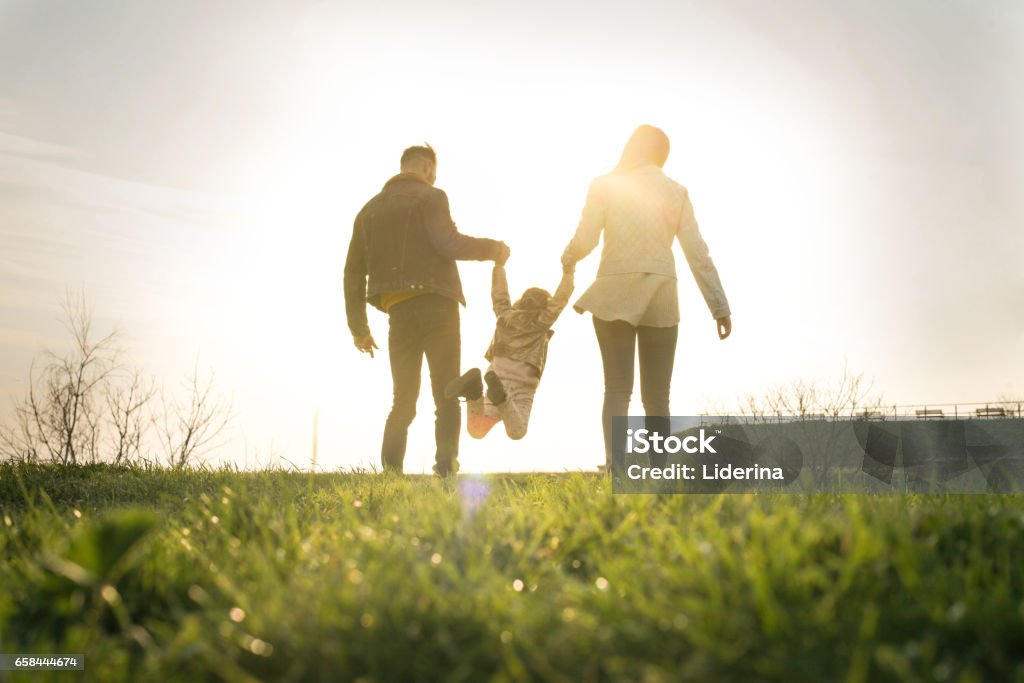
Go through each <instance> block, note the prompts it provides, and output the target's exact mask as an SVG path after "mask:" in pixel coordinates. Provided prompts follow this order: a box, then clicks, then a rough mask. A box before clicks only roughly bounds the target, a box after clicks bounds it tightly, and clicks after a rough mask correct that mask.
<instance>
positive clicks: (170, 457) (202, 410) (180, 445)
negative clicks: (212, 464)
mask: <svg viewBox="0 0 1024 683" xmlns="http://www.w3.org/2000/svg"><path fill="white" fill-rule="evenodd" d="M213 379H214V378H213V374H212V373H211V374H210V376H209V378H207V379H206V380H205V381H203V380H200V378H199V364H198V362H197V363H196V366H195V368H194V369H193V372H192V378H191V382H190V385H189V387H188V394H189V398H188V399H187V401H175V400H168V399H167V397H166V395H164V394H162V393H161V397H160V398H161V404H162V408H163V410H162V412H161V414H160V415H159V416H154V417H153V424H154V425H155V426H156V427H157V429H158V431H159V433H160V441H161V444H162V446H163V449H164V455H165V456H166V458H167V464H168V465H170V466H172V467H187V466H188V465H190V464H192V463H193V462H194V461H195V460H196V459H197V458H199V457H200V456H202V455H204V454H205V453H206V452H207V451H208V450H209V449H210V448H212V447H213V446H214V442H215V441H216V440H217V438H218V437H219V436H220V435H221V433H222V432H223V431H224V428H225V427H227V424H228V422H230V420H231V406H230V404H229V403H228V402H227V401H225V400H224V399H223V398H222V397H221V396H219V395H218V394H216V393H215V392H214V382H213Z"/></svg>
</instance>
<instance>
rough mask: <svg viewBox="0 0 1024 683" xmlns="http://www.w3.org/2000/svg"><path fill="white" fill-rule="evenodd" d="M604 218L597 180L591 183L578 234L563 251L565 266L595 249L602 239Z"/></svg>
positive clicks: (563, 263) (577, 229)
mask: <svg viewBox="0 0 1024 683" xmlns="http://www.w3.org/2000/svg"><path fill="white" fill-rule="evenodd" d="M604 219H605V212H604V203H603V202H602V201H601V192H600V188H599V186H598V181H597V180H595V181H594V182H593V183H591V184H590V190H589V191H588V192H587V201H586V203H585V204H584V205H583V216H582V217H581V218H580V224H579V225H578V226H577V227H576V234H575V235H573V238H572V239H571V240H570V241H569V245H568V246H567V247H566V248H565V251H564V252H563V253H562V265H563V266H567V265H571V264H574V263H576V262H577V261H580V260H582V259H584V258H586V257H587V255H588V254H590V252H592V251H594V247H596V246H597V243H598V241H599V240H600V239H601V231H602V230H603V229H604Z"/></svg>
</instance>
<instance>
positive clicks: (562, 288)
mask: <svg viewBox="0 0 1024 683" xmlns="http://www.w3.org/2000/svg"><path fill="white" fill-rule="evenodd" d="M572 290H573V274H572V272H568V273H565V274H564V275H562V281H561V282H559V283H558V289H556V290H555V293H554V295H552V297H551V301H550V302H549V303H548V305H547V308H543V309H540V310H532V311H531V310H523V309H515V308H512V301H511V299H510V298H509V295H508V280H507V279H506V278H505V268H504V267H503V266H495V267H494V272H493V273H492V275H491V301H492V303H493V304H494V315H496V316H497V317H498V324H497V326H496V327H495V329H494V338H493V339H492V340H491V345H490V347H489V348H488V349H487V353H486V354H484V356H485V357H486V358H487V360H493V359H494V357H495V356H502V357H505V358H514V359H516V360H520V361H523V362H525V363H529V364H530V365H532V366H534V367H535V368H537V371H538V374H539V373H541V372H543V371H544V362H545V361H546V360H547V355H548V340H550V339H551V335H552V334H554V331H553V330H552V329H551V326H552V325H554V324H555V320H557V319H558V315H559V314H560V313H561V312H562V309H563V308H565V305H566V304H567V303H568V302H569V297H570V296H572Z"/></svg>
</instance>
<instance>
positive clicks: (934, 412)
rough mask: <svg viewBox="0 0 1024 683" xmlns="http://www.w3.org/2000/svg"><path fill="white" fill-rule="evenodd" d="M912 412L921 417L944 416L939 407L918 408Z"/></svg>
mask: <svg viewBox="0 0 1024 683" xmlns="http://www.w3.org/2000/svg"><path fill="white" fill-rule="evenodd" d="M914 414H915V415H917V416H918V417H922V418H929V417H945V415H944V414H943V412H942V409H941V408H918V409H917V410H915V411H914Z"/></svg>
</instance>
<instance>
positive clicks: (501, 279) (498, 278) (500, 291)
mask: <svg viewBox="0 0 1024 683" xmlns="http://www.w3.org/2000/svg"><path fill="white" fill-rule="evenodd" d="M491 304H492V305H493V306H494V315H501V314H502V313H504V312H505V311H507V310H509V309H510V308H512V299H511V297H509V295H508V279H507V278H506V277H505V266H501V265H497V264H495V266H494V270H493V271H491Z"/></svg>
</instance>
